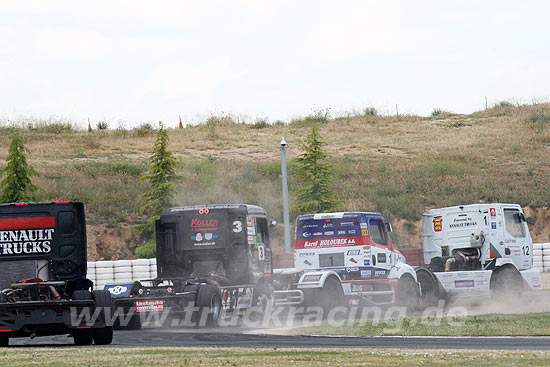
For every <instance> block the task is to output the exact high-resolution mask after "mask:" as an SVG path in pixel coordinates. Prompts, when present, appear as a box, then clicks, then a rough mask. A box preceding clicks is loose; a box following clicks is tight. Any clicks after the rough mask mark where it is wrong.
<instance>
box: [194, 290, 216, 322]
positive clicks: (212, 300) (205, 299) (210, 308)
mask: <svg viewBox="0 0 550 367" xmlns="http://www.w3.org/2000/svg"><path fill="white" fill-rule="evenodd" d="M197 307H199V313H200V317H199V322H200V321H202V320H204V318H205V317H206V325H198V326H207V327H218V323H219V319H220V311H221V307H222V297H221V294H220V289H219V288H218V287H216V286H215V285H210V284H206V285H202V286H201V287H200V288H199V291H198V292H197ZM205 313H206V314H207V316H203V314H205Z"/></svg>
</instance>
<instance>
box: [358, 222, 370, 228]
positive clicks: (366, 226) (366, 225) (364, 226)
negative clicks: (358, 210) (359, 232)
mask: <svg viewBox="0 0 550 367" xmlns="http://www.w3.org/2000/svg"><path fill="white" fill-rule="evenodd" d="M359 226H360V228H361V229H368V228H369V226H368V224H367V223H361V224H360V225H359Z"/></svg>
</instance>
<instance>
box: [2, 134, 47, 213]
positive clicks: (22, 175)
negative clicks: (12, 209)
mask: <svg viewBox="0 0 550 367" xmlns="http://www.w3.org/2000/svg"><path fill="white" fill-rule="evenodd" d="M27 152H28V150H27V148H25V145H24V140H23V137H21V136H20V135H19V134H17V133H16V134H15V135H14V136H13V138H12V139H11V143H10V147H9V149H8V157H7V158H6V161H7V162H8V164H7V165H6V167H4V168H3V169H2V170H0V173H2V174H5V175H6V177H5V178H4V179H3V180H2V182H1V183H0V186H1V187H3V188H4V189H3V191H2V195H1V196H0V201H1V202H3V203H17V202H26V201H32V200H35V198H34V195H33V192H34V191H36V190H37V187H36V186H35V185H33V183H32V182H31V178H30V176H33V175H37V174H38V173H37V172H36V171H35V170H33V169H32V168H30V167H29V166H28V164H27V158H26V156H25V153H27Z"/></svg>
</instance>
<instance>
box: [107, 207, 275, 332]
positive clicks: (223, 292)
mask: <svg viewBox="0 0 550 367" xmlns="http://www.w3.org/2000/svg"><path fill="white" fill-rule="evenodd" d="M269 226H270V223H269V222H268V220H267V214H266V211H265V210H264V209H263V208H260V207H259V206H255V205H245V204H242V205H237V204H236V205H233V204H215V205H199V206H188V207H181V208H171V209H166V210H164V211H163V212H162V214H161V216H160V219H159V220H157V221H156V229H155V231H156V250H157V266H158V269H157V272H158V277H157V278H155V279H151V280H147V279H144V280H143V281H141V282H135V283H133V284H132V283H130V284H108V285H107V286H106V289H107V290H109V291H110V292H111V294H112V295H113V297H114V300H115V306H116V307H117V309H118V310H120V311H119V312H121V317H119V323H120V324H119V325H117V326H120V327H126V328H130V329H134V328H139V327H140V326H141V320H142V318H143V317H147V316H151V315H154V314H157V315H158V316H161V315H162V314H163V313H165V316H166V318H165V319H164V321H165V322H164V324H165V325H168V326H184V321H185V320H187V321H190V322H191V323H193V325H195V326H197V325H200V318H201V317H204V322H205V323H204V324H203V325H200V326H217V325H218V323H219V320H220V319H221V318H225V317H227V318H229V317H232V316H239V315H242V314H244V313H245V312H247V310H251V309H252V308H253V307H255V309H256V310H257V314H261V313H263V312H265V311H266V310H267V309H269V307H271V306H272V305H273V302H274V299H275V295H274V290H273V286H272V254H271V247H270V240H269V230H268V228H269ZM191 305H193V307H196V308H197V310H196V311H193V309H192V308H191V307H190V306H191ZM190 312H195V313H196V315H192V314H190ZM123 320H125V321H123ZM166 323H168V324H166Z"/></svg>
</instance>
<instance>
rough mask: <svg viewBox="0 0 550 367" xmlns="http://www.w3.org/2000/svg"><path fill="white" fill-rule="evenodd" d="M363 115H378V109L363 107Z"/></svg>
mask: <svg viewBox="0 0 550 367" xmlns="http://www.w3.org/2000/svg"><path fill="white" fill-rule="evenodd" d="M364 115H365V116H378V111H377V110H376V108H374V107H365V111H364Z"/></svg>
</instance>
